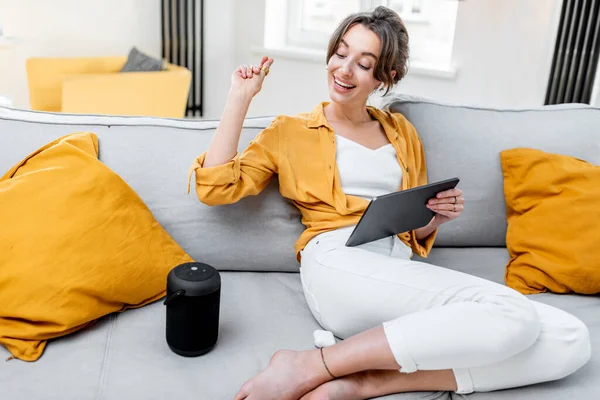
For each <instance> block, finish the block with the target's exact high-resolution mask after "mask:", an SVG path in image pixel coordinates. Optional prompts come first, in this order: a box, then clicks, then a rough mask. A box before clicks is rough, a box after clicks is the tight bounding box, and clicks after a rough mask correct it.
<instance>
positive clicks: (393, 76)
mask: <svg viewBox="0 0 600 400" xmlns="http://www.w3.org/2000/svg"><path fill="white" fill-rule="evenodd" d="M395 77H396V70H392V79H394V78H395Z"/></svg>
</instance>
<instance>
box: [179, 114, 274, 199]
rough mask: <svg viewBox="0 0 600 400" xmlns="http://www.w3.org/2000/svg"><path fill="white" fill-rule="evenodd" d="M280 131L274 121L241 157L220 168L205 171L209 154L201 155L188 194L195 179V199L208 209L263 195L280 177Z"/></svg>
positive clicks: (214, 167)
mask: <svg viewBox="0 0 600 400" xmlns="http://www.w3.org/2000/svg"><path fill="white" fill-rule="evenodd" d="M279 130H280V123H279V121H278V119H275V120H274V121H273V123H272V124H271V126H269V127H268V128H266V129H264V130H263V131H262V132H261V133H259V134H258V135H257V136H256V137H255V138H254V139H253V140H252V141H250V144H249V145H248V147H247V148H246V149H245V150H244V151H243V152H242V154H238V153H236V155H235V156H234V157H233V158H232V159H231V160H229V161H228V162H226V163H224V164H221V165H216V166H213V167H203V164H204V159H205V158H206V154H207V152H204V153H202V154H200V156H198V157H197V158H196V159H195V160H194V162H193V164H192V166H191V168H190V174H189V177H188V193H189V191H190V188H189V181H190V180H191V177H192V175H194V176H195V189H196V195H197V196H198V199H199V200H200V201H201V202H202V203H204V204H207V205H211V206H212V205H221V204H232V203H235V202H237V201H239V200H240V199H242V198H244V197H246V196H251V195H256V194H258V193H260V192H261V191H262V190H263V189H264V188H265V187H266V186H267V184H268V183H269V182H270V180H271V178H272V177H273V176H274V175H275V174H276V173H277V164H278V157H279Z"/></svg>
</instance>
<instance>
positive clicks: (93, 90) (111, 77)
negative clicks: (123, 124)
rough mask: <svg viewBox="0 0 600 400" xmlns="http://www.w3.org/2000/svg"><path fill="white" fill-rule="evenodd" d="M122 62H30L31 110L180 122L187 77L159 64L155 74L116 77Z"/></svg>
mask: <svg viewBox="0 0 600 400" xmlns="http://www.w3.org/2000/svg"><path fill="white" fill-rule="evenodd" d="M126 61H127V57H86V58H30V59H28V60H27V62H26V67H27V81H28V85H29V98H30V104H31V108H32V109H33V110H40V111H54V112H65V113H77V114H84V113H85V114H116V115H143V116H155V117H170V118H182V117H183V116H185V110H186V107H187V100H188V94H189V90H190V83H191V80H192V74H191V72H190V71H189V70H188V69H187V68H184V67H180V66H177V65H173V64H169V63H165V67H166V70H164V71H156V72H119V71H120V69H121V68H122V67H123V65H124V64H125V62H126Z"/></svg>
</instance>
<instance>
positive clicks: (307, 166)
mask: <svg viewBox="0 0 600 400" xmlns="http://www.w3.org/2000/svg"><path fill="white" fill-rule="evenodd" d="M407 58H408V34H407V31H406V29H405V27H404V25H403V23H402V21H401V20H400V18H399V17H398V15H397V14H396V13H394V12H393V11H391V10H389V9H387V8H384V7H378V8H377V9H376V10H374V11H373V12H366V13H358V14H354V15H351V16H349V17H348V18H346V19H345V20H344V21H342V22H341V24H340V25H339V27H338V28H337V29H336V31H335V33H334V34H333V36H332V38H331V40H330V43H329V48H328V54H327V77H328V84H329V94H330V98H331V102H329V103H323V104H321V105H319V106H318V107H317V108H316V109H315V110H314V111H313V112H312V113H309V114H302V115H300V116H297V117H286V116H280V117H278V118H276V119H275V120H274V122H273V124H272V125H271V126H270V127H268V128H267V129H265V130H264V131H263V132H261V133H260V134H259V135H258V136H257V137H256V138H255V140H254V141H252V142H251V143H250V145H249V146H248V148H246V149H245V151H244V152H243V154H242V155H241V156H238V155H237V153H236V150H237V146H238V142H239V136H240V133H241V127H242V122H243V120H244V117H245V115H246V113H247V110H248V107H249V105H250V102H251V100H252V98H253V97H254V96H255V95H256V94H257V93H258V92H259V91H260V89H261V87H262V83H263V80H264V79H265V76H266V75H267V73H268V71H269V67H270V66H271V64H272V63H273V60H272V59H270V58H267V57H264V58H263V59H262V61H261V63H260V65H259V66H256V67H254V66H248V67H247V66H240V67H239V68H238V69H237V70H236V71H235V72H234V74H233V76H232V85H231V90H230V93H229V98H228V101H227V104H226V106H225V110H224V112H223V116H222V119H221V122H220V125H219V127H218V129H217V131H216V133H215V136H214V138H213V140H212V142H211V144H210V147H209V149H208V151H207V152H205V153H203V154H202V155H201V156H200V157H198V159H197V160H196V162H195V164H194V166H193V169H194V170H195V174H196V192H197V194H198V197H199V199H200V200H201V201H203V202H205V203H206V204H211V205H214V204H226V203H232V202H235V201H238V200H239V199H240V198H242V197H244V196H248V195H253V194H257V193H259V192H260V191H261V190H262V189H263V188H264V187H265V186H266V184H267V183H268V181H269V179H270V178H271V177H272V176H273V175H274V174H278V177H279V182H280V191H281V193H282V195H283V196H285V197H287V198H289V199H291V200H292V201H293V202H294V204H295V205H296V206H297V207H298V208H299V209H300V211H301V212H302V216H303V218H302V222H303V223H304V225H306V230H305V231H304V232H303V233H302V235H301V236H300V238H299V239H298V242H297V243H296V253H297V256H298V259H299V260H300V263H301V271H300V275H301V280H302V286H303V290H304V294H305V297H306V300H307V303H308V306H309V308H310V309H311V311H312V313H313V315H314V316H315V318H316V319H317V321H318V322H319V323H320V324H321V326H323V327H324V328H325V329H328V330H330V331H332V332H333V333H334V334H335V335H336V336H338V337H341V338H345V340H343V341H341V342H339V343H337V344H335V345H333V346H331V347H326V348H325V349H321V350H309V351H301V352H294V351H278V352H277V353H275V355H274V356H273V357H272V359H271V362H270V363H269V366H268V367H267V368H266V369H265V370H264V371H263V372H261V373H260V374H259V375H257V376H256V377H254V378H252V379H251V380H249V381H248V382H246V383H245V384H244V385H243V386H242V388H241V389H240V391H239V393H238V394H237V395H236V397H235V399H236V400H242V399H248V400H266V399H278V400H281V399H298V398H301V399H305V400H306V399H344V400H348V399H366V398H372V397H377V396H381V395H385V394H390V393H399V392H406V391H437V390H448V391H450V390H451V391H456V392H457V393H471V392H473V391H490V390H496V389H503V388H510V387H516V386H521V385H528V384H533V383H537V382H543V381H549V380H554V379H559V378H562V377H564V376H566V375H568V374H571V373H572V372H574V371H575V370H577V369H578V368H580V367H581V366H582V365H583V364H585V363H586V362H587V360H588V359H589V357H590V344H589V335H588V331H587V328H586V327H585V325H584V324H583V323H582V322H581V321H579V320H578V319H576V318H575V317H573V316H571V315H570V314H567V313H566V312H564V311H561V310H559V309H556V308H553V307H550V306H547V305H544V304H540V303H537V302H534V301H530V300H529V299H527V298H526V297H524V296H522V295H521V294H519V293H517V292H516V291H514V290H512V289H510V288H508V287H506V286H504V285H499V284H496V283H493V282H490V281H486V280H483V279H480V278H477V277H474V276H470V275H466V274H463V273H460V272H456V271H452V270H449V269H445V268H441V267H437V266H433V265H429V264H426V263H421V262H415V261H411V256H412V254H413V252H414V253H417V254H419V255H421V256H426V255H427V254H428V253H429V251H430V249H431V246H432V244H433V240H434V238H435V235H436V232H437V228H438V227H439V226H440V225H441V224H443V223H445V222H447V221H450V220H453V219H455V218H457V217H458V216H459V215H460V213H461V212H462V211H463V210H464V204H465V199H464V197H463V194H462V192H461V191H460V190H459V189H453V190H449V191H446V192H442V193H439V194H438V195H437V196H436V198H434V199H431V200H430V202H429V204H428V205H427V207H429V208H430V209H431V210H433V211H434V212H435V214H434V215H435V216H434V218H433V219H432V220H431V222H430V223H429V224H428V225H427V226H425V227H422V228H420V229H416V230H414V231H412V232H408V233H405V234H401V235H398V236H393V237H389V238H385V239H382V240H378V241H375V242H371V243H367V244H364V245H361V246H358V247H352V248H349V247H346V246H345V245H344V243H345V242H346V239H347V238H348V236H349V235H350V233H351V231H352V227H353V226H354V225H355V224H356V223H357V221H358V219H359V218H360V215H361V214H362V212H363V211H364V209H365V207H366V205H367V203H368V200H369V199H370V198H372V197H374V196H377V195H380V194H385V193H388V192H392V191H396V190H398V189H399V188H400V189H406V188H409V187H414V186H418V185H422V184H425V183H426V166H425V160H424V152H423V149H422V147H421V142H420V140H419V137H418V135H417V133H416V131H415V129H414V127H413V126H412V125H411V124H410V123H409V122H408V121H407V120H406V119H405V118H404V117H403V116H402V115H400V114H391V113H387V112H383V111H380V110H377V109H375V108H373V107H368V106H367V105H366V103H367V100H368V98H369V95H370V94H371V93H372V92H373V91H374V90H376V89H385V90H389V89H390V88H391V87H392V86H393V85H395V84H396V83H397V82H398V81H400V79H402V77H404V75H405V74H406V63H407Z"/></svg>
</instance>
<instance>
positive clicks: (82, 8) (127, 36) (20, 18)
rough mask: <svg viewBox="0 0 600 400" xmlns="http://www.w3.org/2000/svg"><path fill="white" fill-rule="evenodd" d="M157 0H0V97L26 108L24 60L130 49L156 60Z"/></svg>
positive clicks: (158, 4)
mask: <svg viewBox="0 0 600 400" xmlns="http://www.w3.org/2000/svg"><path fill="white" fill-rule="evenodd" d="M159 6H160V0H126V1H122V0H102V1H82V0H52V1H48V0H0V17H1V18H2V25H3V30H4V34H5V35H6V36H9V37H14V38H15V41H16V42H15V44H14V45H12V46H10V47H6V46H4V47H2V48H0V96H2V95H7V96H8V97H10V98H12V101H13V105H14V106H15V107H19V108H29V93H28V90H27V76H26V73H25V60H26V59H27V58H29V57H33V56H35V57H44V56H48V57H52V56H57V57H62V56H64V57H79V56H81V57H85V56H113V55H127V53H128V52H129V50H130V49H131V47H132V46H137V47H138V48H139V49H140V50H142V51H145V52H147V53H148V54H150V55H152V56H155V57H158V56H160V50H161V47H160V46H161V43H160V40H161V35H160V7H159Z"/></svg>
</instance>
